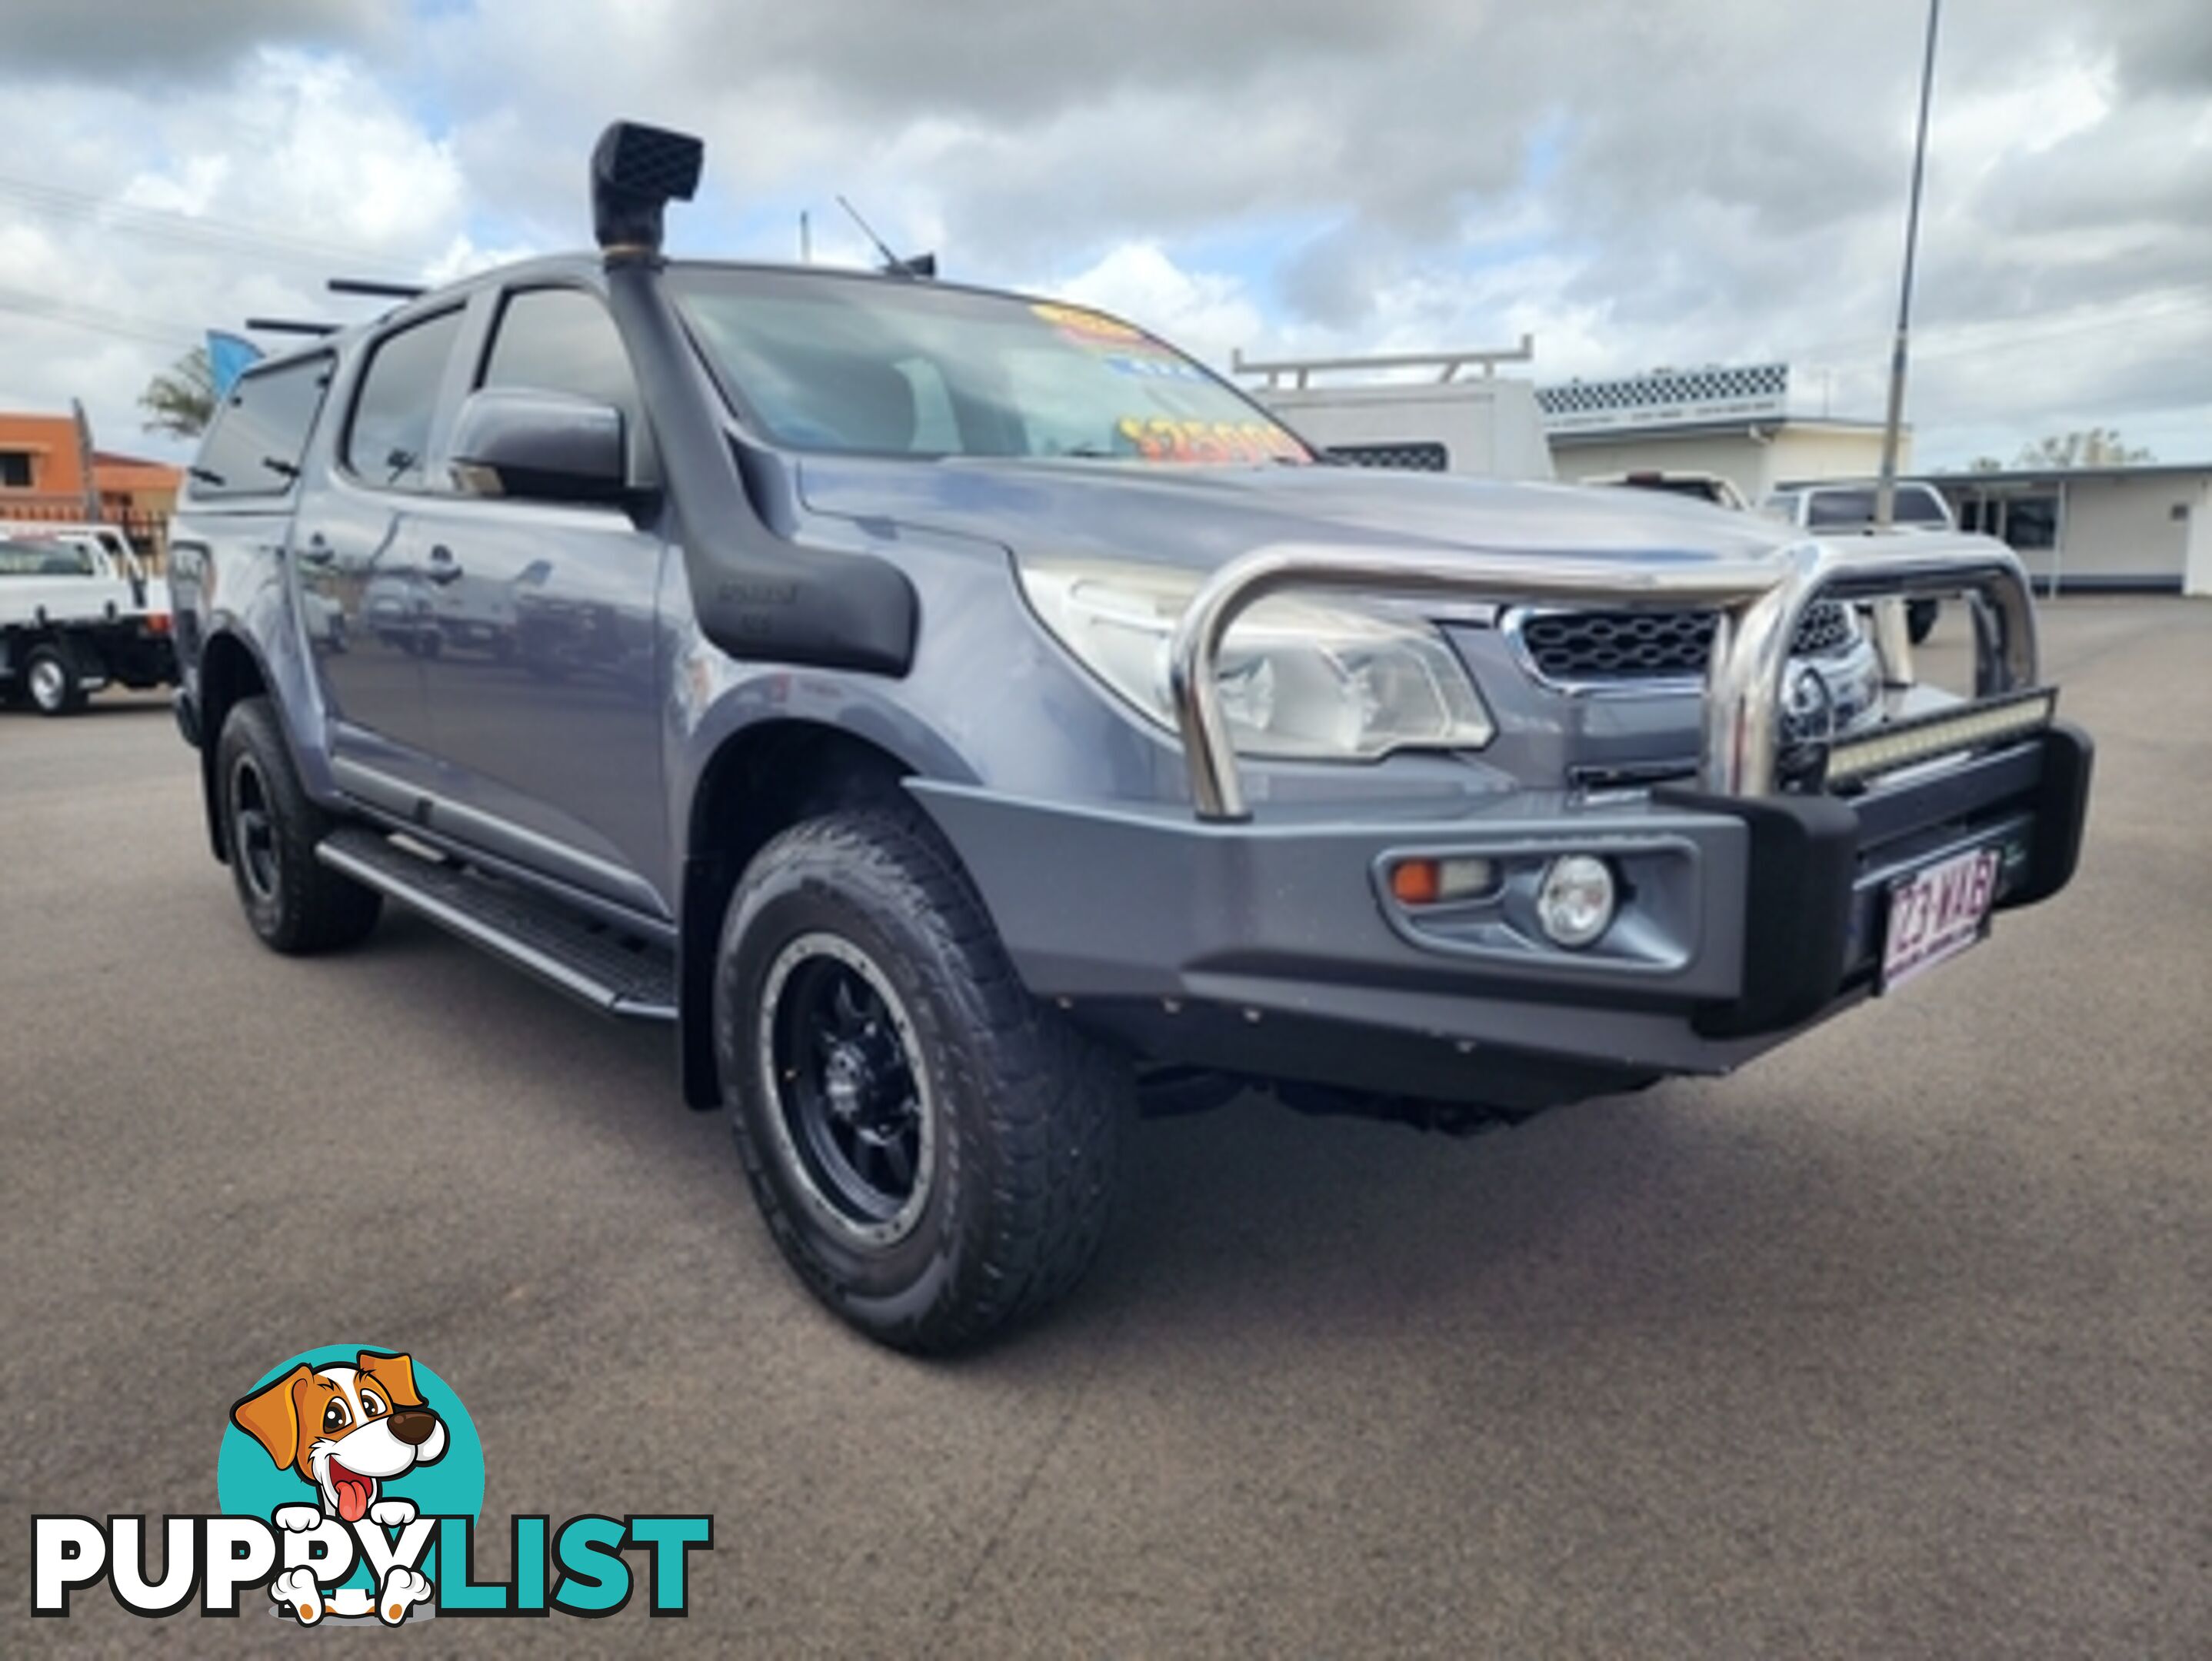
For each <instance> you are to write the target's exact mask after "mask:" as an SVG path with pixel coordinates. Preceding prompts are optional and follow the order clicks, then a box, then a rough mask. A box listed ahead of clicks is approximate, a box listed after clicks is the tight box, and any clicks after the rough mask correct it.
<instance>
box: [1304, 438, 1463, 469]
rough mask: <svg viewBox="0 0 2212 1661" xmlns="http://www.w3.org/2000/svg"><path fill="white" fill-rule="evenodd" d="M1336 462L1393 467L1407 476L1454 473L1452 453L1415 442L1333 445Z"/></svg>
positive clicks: (1331, 454) (1422, 441)
mask: <svg viewBox="0 0 2212 1661" xmlns="http://www.w3.org/2000/svg"><path fill="white" fill-rule="evenodd" d="M1328 456H1329V458H1330V459H1331V460H1333V461H1340V462H1344V463H1346V464H1349V465H1351V466H1352V467H1390V468H1397V469H1399V470H1402V471H1405V472H1408V473H1445V472H1449V471H1450V470H1451V452H1450V451H1449V450H1447V449H1445V448H1444V447H1443V446H1442V445H1441V444H1436V443H1432V442H1430V441H1428V440H1425V439H1412V440H1408V441H1407V442H1404V443H1401V444H1334V445H1331V446H1329V447H1328Z"/></svg>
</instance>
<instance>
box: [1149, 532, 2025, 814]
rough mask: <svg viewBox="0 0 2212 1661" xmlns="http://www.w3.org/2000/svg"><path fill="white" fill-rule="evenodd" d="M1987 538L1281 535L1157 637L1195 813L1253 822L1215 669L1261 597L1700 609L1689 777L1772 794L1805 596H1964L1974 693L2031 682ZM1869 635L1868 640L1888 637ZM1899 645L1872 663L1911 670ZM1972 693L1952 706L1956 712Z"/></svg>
mask: <svg viewBox="0 0 2212 1661" xmlns="http://www.w3.org/2000/svg"><path fill="white" fill-rule="evenodd" d="M1977 542H1978V543H1982V544H1984V545H1980V546H1969V547H1967V548H1964V549H1961V548H1958V547H1956V546H1954V547H1952V548H1950V549H1942V550H1926V551H1918V552H1913V553H1899V552H1897V551H1895V550H1893V549H1889V548H1882V549H1871V548H1858V547H1851V546H1848V545H1838V544H1837V543H1825V542H1820V541H1814V540H1807V541H1803V542H1798V543H1791V544H1790V545H1789V546H1787V547H1785V548H1783V549H1779V550H1778V552H1777V553H1776V554H1775V555H1771V556H1769V557H1767V558H1765V559H1759V560H1735V561H1717V562H1701V563H1695V564H1692V563H1690V562H1688V561H1682V562H1680V563H1655V564H1654V565H1652V566H1651V567H1649V568H1644V569H1632V570H1629V571H1626V572H1624V571H1623V570H1622V568H1621V567H1620V566H1619V565H1614V564H1600V563H1597V562H1595V561H1586V560H1583V561H1577V560H1572V559H1559V560H1555V559H1552V558H1549V557H1544V558H1530V557H1528V556H1526V555H1512V554H1499V553H1491V552H1476V553H1468V554H1452V555H1419V554H1413V555H1407V554H1399V553H1385V552H1381V551H1377V550H1374V549H1346V548H1330V547H1328V546H1325V545H1320V544H1314V543H1273V544H1271V545H1270V546H1268V547H1266V548H1261V549H1255V550H1253V551H1252V552H1251V553H1249V554H1247V555H1243V556H1241V557H1240V558H1238V559H1236V560H1234V561H1231V562H1230V563H1229V564H1227V565H1225V566H1224V567H1221V569H1220V570H1218V571H1217V572H1216V573H1214V574H1213V575H1212V577H1211V578H1210V579H1208V580H1207V581H1206V584H1205V585H1204V586H1203V587H1202V588H1200V590H1199V591H1198V595H1197V597H1195V598H1194V600H1193V601H1192V602H1191V604H1190V608H1189V609H1188V610H1187V611H1186V612H1184V614H1183V615H1182V621H1181V622H1180V623H1179V624H1178V625H1177V626H1176V631H1175V634H1174V637H1173V639H1172V640H1170V644H1169V648H1168V684H1169V690H1170V696H1171V698H1172V700H1173V703H1174V706H1175V712H1176V725H1177V727H1178V728H1179V729H1180V730H1181V732H1182V742H1183V752H1184V755H1185V757H1186V760H1187V761H1188V767H1189V769H1190V789H1191V799H1192V802H1193V803H1194V806H1195V808H1196V809H1197V814H1198V817H1199V818H1200V820H1202V821H1209V822H1235V821H1243V820H1248V819H1249V818H1250V817H1251V814H1250V811H1249V809H1248V808H1247V807H1246V805H1245V801H1244V791H1243V783H1242V780H1241V779H1240V778H1239V776H1238V773H1237V750H1236V746H1235V743H1234V742H1233V741H1232V738H1231V733H1230V730H1229V721H1228V717H1227V715H1226V713H1225V712H1224V710H1223V708H1222V703H1221V690H1220V683H1219V679H1218V668H1219V662H1220V656H1221V647H1222V643H1223V641H1224V640H1225V639H1226V638H1227V636H1228V633H1229V629H1230V627H1231V625H1232V624H1233V623H1234V622H1235V621H1237V618H1238V617H1239V616H1240V615H1243V613H1244V612H1245V611H1246V610H1247V609H1249V608H1250V607H1252V606H1254V605H1255V604H1257V603H1259V602H1260V601H1261V600H1264V599H1266V598H1267V597H1269V596H1270V595H1273V594H1279V593H1283V592H1285V591H1292V590H1296V591H1301V592H1321V593H1331V594H1339V595H1358V596H1364V597H1370V598H1391V599H1427V600H1447V601H1451V602H1455V603H1492V604H1545V603H1553V604H1566V605H1584V606H1591V605H1601V606H1605V607H1607V608H1609V609H1610V608H1619V609H1635V610H1653V609H1671V608H1675V607H1680V606H1685V605H1695V606H1710V607H1711V608H1713V609H1714V610H1715V611H1716V612H1717V615H1718V618H1719V622H1718V625H1717V627H1716V628H1715V629H1714V631H1713V642H1712V656H1711V660H1710V661H1709V663H1708V664H1707V667H1706V671H1705V694H1704V715H1703V719H1702V729H1703V734H1704V737H1703V744H1702V751H1701V755H1700V756H1699V769H1698V782H1699V787H1700V788H1701V789H1703V790H1705V791H1711V792H1712V793H1714V794H1716V795H1725V796H1742V797H1759V796H1771V795H1773V794H1775V793H1776V791H1777V767H1776V759H1777V750H1778V743H1777V740H1778V732H1779V726H1780V718H1779V712H1780V709H1781V701H1782V692H1783V688H1782V679H1783V671H1784V666H1785V665H1786V664H1787V661H1788V658H1789V655H1790V654H1789V643H1790V640H1791V639H1792V638H1794V636H1795V635H1796V630H1797V625H1798V623H1799V621H1801V620H1802V617H1803V616H1804V614H1805V611H1806V609H1807V608H1808V606H1810V605H1811V604H1812V603H1814V601H1815V600H1816V599H1821V598H1829V599H1837V600H1852V601H1858V600H1887V599H1896V598H1935V597H1953V596H1958V595H1966V596H1967V597H1970V598H1971V600H1972V613H1973V621H1974V649H1975V661H1974V692H1975V696H1976V697H1977V698H1978V699H1980V698H1990V697H1996V696H1999V695H2001V694H2006V693H2012V692H2018V691H2021V690H2024V689H2026V688H2032V687H2033V686H2035V685H2036V684H2037V675H2038V670H2039V659H2038V654H2037V648H2036V638H2035V608H2034V604H2033V601H2032V599H2031V598H2030V595H2029V589H2028V582H2027V572H2026V571H2025V569H2024V568H2023V567H2021V563H2020V561H2019V560H2018V559H2017V558H2016V557H2015V555H2013V553H2012V550H2011V549H2008V548H2006V547H2004V546H2003V545H2002V543H1996V542H1995V541H1991V540H1989V539H1987V538H1978V539H1977ZM1892 633H1901V631H1877V645H1882V644H1884V643H1885V641H1887V640H1888V638H1889V636H1890V634H1892ZM1905 657H1906V654H1905V652H1904V651H1903V649H1902V648H1901V647H1899V646H1890V648H1889V651H1888V652H1887V653H1886V658H1887V661H1886V662H1885V664H1884V668H1885V671H1886V673H1887V676H1888V678H1889V679H1890V680H1891V681H1892V682H1899V683H1902V682H1909V681H1910V679H1911V667H1910V664H1909V661H1899V660H1902V659H1905ZM1973 708H1974V706H1973V705H1972V704H1965V705H1961V706H1960V712H1961V713H1965V712H1968V711H1971V710H1972V709H1973Z"/></svg>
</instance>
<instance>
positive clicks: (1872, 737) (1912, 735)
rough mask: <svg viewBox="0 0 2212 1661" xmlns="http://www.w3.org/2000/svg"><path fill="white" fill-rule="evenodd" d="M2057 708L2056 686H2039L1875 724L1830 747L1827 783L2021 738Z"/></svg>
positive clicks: (2047, 721)
mask: <svg viewBox="0 0 2212 1661" xmlns="http://www.w3.org/2000/svg"><path fill="white" fill-rule="evenodd" d="M2057 707H2058V689H2057V688H2056V687H2038V688H2035V689H2034V690H2033V691H2029V692H2019V693H2013V694H2008V695H2007V696H2004V697H2001V698H1986V699H1984V700H1981V701H1980V702H1978V703H1976V704H1972V705H1970V706H1967V707H1966V708H1965V709H1961V710H1955V711H1954V710H1944V711H1942V712H1938V713H1936V714H1934V715H1923V716H1919V717H1917V718H1914V719H1912V720H1910V721H1900V722H1899V723H1897V724H1894V725H1892V726H1886V727H1877V728H1876V729H1875V730H1873V731H1872V732H1869V733H1868V734H1867V735H1865V736H1864V737H1858V738H1852V739H1850V740H1847V741H1846V742H1844V743H1839V744H1838V745H1836V746H1835V747H1834V748H1832V749H1830V750H1829V752H1828V767H1827V782H1828V784H1829V786H1830V787H1831V788H1833V787H1834V786H1836V785H1850V784H1856V783H1858V782H1860V781H1861V780H1863V779H1871V778H1873V777H1874V776H1875V775H1876V774H1877V773H1894V772H1896V771H1897V769H1898V768H1899V767H1911V765H1912V764H1913V763H1914V762H1916V761H1931V760H1933V759H1934V758H1935V757H1936V756H1939V755H1951V754H1953V753H1954V752H1956V751H1960V750H1968V749H1983V748H1985V747H1987V746H1989V745H1991V744H2001V743H2011V742H2012V741H2014V740H2015V739H2020V738H2025V737H2027V736H2028V735H2029V734H2030V733H2033V732H2040V731H2042V730H2044V728H2045V727H2047V726H2049V725H2050V724H2051V716H2052V715H2053V713H2054V712H2056V711H2057Z"/></svg>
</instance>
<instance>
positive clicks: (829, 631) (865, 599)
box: [592, 121, 920, 675]
mask: <svg viewBox="0 0 2212 1661" xmlns="http://www.w3.org/2000/svg"><path fill="white" fill-rule="evenodd" d="M705 153H706V146H705V145H704V144H702V142H700V141H699V140H698V139H696V138H694V137H692V136H690V134H688V133H677V132H670V131H668V130H665V129H664V128H660V127H647V126H643V125H641V124H638V123H636V122H634V121H617V122H616V123H615V124H613V125H612V126H611V127H609V128H608V129H607V130H606V131H605V132H604V133H602V134H600V135H599V143H598V144H597V146H595V147H594V148H593V149H592V231H593V233H594V234H595V235H596V236H597V237H598V239H599V250H600V252H601V253H602V254H603V255H604V256H605V263H606V273H607V309H608V310H609V311H610V312H612V313H613V314H614V320H615V327H616V329H617V330H618V331H619V332H620V334H621V336H622V339H623V348H624V349H625V350H626V351H627V352H628V353H629V361H630V367H631V369H632V370H633V371H634V372H635V374H636V376H637V386H638V392H639V395H640V398H641V403H642V404H643V406H644V409H645V410H646V412H647V420H648V421H649V422H650V423H651V426H652V428H653V443H654V446H655V448H656V450H657V452H659V466H660V475H661V478H662V480H663V481H664V482H665V488H666V490H667V494H668V502H669V506H670V508H671V510H672V511H671V513H670V514H669V516H668V517H669V520H670V535H671V537H672V539H673V540H674V541H675V542H676V543H677V544H678V547H680V548H681V549H683V553H684V570H685V574H686V575H687V576H688V577H689V578H690V588H691V608H692V611H693V614H694V615H696V618H697V620H698V624H699V632H700V633H702V634H703V635H704V636H705V637H706V638H707V639H708V640H710V641H712V642H713V643H714V645H715V646H719V647H720V648H721V650H722V651H723V652H726V653H727V654H729V655H730V656H731V657H732V658H744V659H749V660H752V661H756V662H766V663H775V664H808V665H811V666H813V667H816V668H823V669H846V670H860V671H861V672H863V673H867V674H875V675H903V674H905V673H906V671H907V669H908V665H910V664H912V662H913V661H914V637H915V625H916V622H917V621H918V618H919V612H920V607H919V604H918V603H917V602H916V600H915V592H914V585H913V584H912V583H910V582H909V581H908V579H907V575H906V573H904V572H902V571H901V570H900V569H899V568H898V567H896V566H895V565H893V564H891V563H890V561H887V560H884V559H879V558H878V557H877V556H876V555H872V554H856V553H848V552H846V551H844V550H842V549H829V548H817V547H810V546H808V545H807V544H805V543H801V542H798V541H796V540H793V539H792V538H790V537H787V536H781V535H779V534H778V533H777V531H776V530H775V528H774V527H773V526H771V524H769V519H768V518H767V517H766V514H767V512H770V511H775V512H779V515H780V518H779V522H780V523H784V524H788V523H789V522H790V515H789V513H788V511H787V504H785V503H784V502H783V500H782V499H783V497H784V496H786V495H787V494H792V487H791V484H790V482H789V481H790V471H791V469H790V464H789V463H788V462H787V461H786V460H784V458H781V457H780V456H779V455H777V454H776V453H775V452H774V451H773V450H772V449H770V448H769V447H768V446H763V445H761V444H759V443H757V441H755V440H754V439H750V438H748V437H747V436H746V435H745V434H744V433H743V432H741V431H740V430H739V429H738V427H737V426H736V425H735V424H734V423H733V421H732V418H731V416H730V414H729V412H728V409H727V407H726V404H725V403H724V400H723V397H722V394H721V392H720V391H719V390H718V389H717V387H716V386H715V385H714V382H713V381H712V380H711V379H709V377H708V373H707V367H706V365H705V364H704V363H703V362H702V361H701V359H700V355H699V349H698V348H697V347H696V345H695V344H694V343H693V342H692V339H691V336H690V332H689V331H688V330H686V328H685V327H684V320H683V318H680V317H679V316H678V314H677V312H676V307H675V305H674V302H673V301H672V300H671V299H670V297H669V294H668V291H667V288H666V286H665V282H664V281H663V278H664V276H665V271H664V269H663V262H662V259H661V257H660V242H661V231H662V225H661V210H662V209H664V208H665V206H666V205H667V204H668V203H669V202H670V201H671V199H672V200H675V201H678V202H689V201H690V199H691V197H692V194H693V193H694V192H695V191H697V189H698V188H699V170H700V165H701V162H702V160H703V159H704V156H705ZM764 503H765V504H770V505H772V506H770V507H769V508H764V506H763V504H764Z"/></svg>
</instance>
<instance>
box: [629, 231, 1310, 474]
mask: <svg viewBox="0 0 2212 1661" xmlns="http://www.w3.org/2000/svg"><path fill="white" fill-rule="evenodd" d="M669 280H670V283H671V288H673V290H674V292H675V294H676V296H677V300H678V305H679V306H680V307H681V308H682V310H683V312H684V316H685V318H686V319H687V320H688V321H689V322H690V325H691V328H692V330H693V332H694V334H695V335H696V336H697V338H698V340H699V342H700V343H701V345H702V347H703V348H704V349H705V350H706V351H707V353H708V356H710V357H711V358H712V359H713V360H714V364H715V367H717V368H718V369H719V370H720V372H721V373H722V376H723V378H724V379H725V380H726V382H727V384H728V385H729V386H730V387H731V388H732V391H734V393H735V395H736V397H737V398H738V401H739V403H742V404H743V405H744V409H745V411H746V413H747V414H749V415H750V416H751V417H752V418H753V419H754V420H756V421H758V422H759V424H760V426H761V427H763V429H764V430H765V432H766V433H767V434H768V436H769V437H770V438H772V439H775V441H776V442H778V443H780V444H785V445H789V446H792V447H793V448H794V449H799V450H817V451H837V452H857V453H866V454H878V455H880V454H893V455H911V456H929V457H933V456H1040V457H1045V456H1060V457H1079V458H1100V459H1111V458H1124V459H1129V460H1136V461H1148V462H1244V463H1250V462H1274V461H1281V462H1293V463H1303V462H1309V461H1310V460H1312V456H1311V454H1310V452H1308V450H1307V449H1306V447H1305V446H1304V445H1303V444H1301V443H1299V442H1298V440H1297V439H1296V438H1294V437H1292V436H1291V433H1288V432H1286V431H1285V430H1284V428H1283V427H1281V426H1279V424H1277V423H1276V422H1275V421H1272V420H1270V419H1269V418H1268V416H1267V412H1266V411H1265V410H1263V409H1260V408H1259V407H1258V406H1257V405H1256V404H1255V403H1251V402H1250V401H1249V399H1247V398H1246V397H1243V394H1241V393H1239V392H1238V391H1237V390H1236V389H1235V388H1233V387H1231V386H1229V385H1226V384H1225V383H1224V382H1222V381H1220V380H1218V379H1215V378H1214V377H1213V376H1212V374H1211V373H1208V372H1207V371H1206V370H1205V369H1203V368H1201V367H1199V366H1198V365H1197V364H1195V363H1194V362H1192V361H1190V360H1189V359H1188V358H1187V357H1185V356H1183V355H1182V354H1181V353H1180V352H1177V351H1176V349H1174V348H1173V347H1171V346H1169V345H1166V344H1165V343H1163V342H1161V341H1158V340H1156V339H1154V338H1153V337H1152V336H1150V335H1148V334H1146V333H1145V332H1144V331H1143V330H1140V329H1137V328H1133V327H1132V326H1131V325H1130V324H1126V323H1123V322H1121V321H1120V320H1119V319H1117V318H1109V317H1108V316H1106V315H1105V314H1104V313H1103V312H1093V311H1089V310H1087V309H1085V308H1084V307H1081V306H1062V305H1056V304H1051V303H1048V302H1045V301H1041V300H1022V299H1018V298H1016V297H1014V296H1012V295H1006V294H978V293H975V292H973V291H972V290H968V289H962V288H939V287H938V286H936V285H935V284H933V283H928V282H887V281H878V280H874V279H869V278H860V277H852V276H836V275H832V274H830V273H827V272H822V273H814V272H805V271H762V270H733V269H728V268H715V267H709V266H692V267H688V268H678V270H673V271H671V273H670V279H669Z"/></svg>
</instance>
